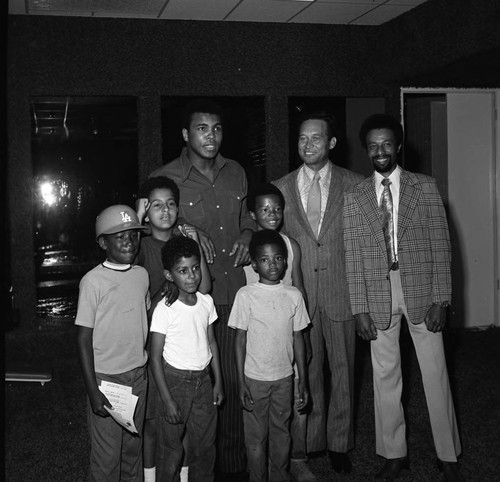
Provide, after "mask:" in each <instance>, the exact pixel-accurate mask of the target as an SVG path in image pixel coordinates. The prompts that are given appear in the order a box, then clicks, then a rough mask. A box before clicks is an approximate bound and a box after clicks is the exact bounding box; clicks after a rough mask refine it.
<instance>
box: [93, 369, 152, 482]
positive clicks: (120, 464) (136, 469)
mask: <svg viewBox="0 0 500 482" xmlns="http://www.w3.org/2000/svg"><path fill="white" fill-rule="evenodd" d="M96 380H97V383H98V385H100V384H101V383H100V382H101V381H103V380H105V381H108V382H112V383H119V384H121V385H127V386H129V387H132V393H133V394H134V395H137V396H138V397H139V399H138V400H137V405H136V408H135V413H134V423H135V427H136V428H137V431H138V432H139V434H132V433H130V432H129V431H128V430H125V429H124V428H122V426H121V425H119V424H118V423H117V422H115V420H114V419H113V418H112V417H106V418H104V417H100V416H99V415H96V414H95V413H94V412H93V411H92V407H91V405H90V401H89V400H88V402H87V406H88V408H87V418H88V423H89V431H90V441H91V450H90V480H91V481H94V482H124V481H142V480H143V475H144V472H143V468H142V427H143V423H144V413H145V410H146V391H147V386H148V380H147V370H146V367H140V368H136V369H134V370H130V371H128V372H125V373H120V374H117V375H107V374H103V373H96Z"/></svg>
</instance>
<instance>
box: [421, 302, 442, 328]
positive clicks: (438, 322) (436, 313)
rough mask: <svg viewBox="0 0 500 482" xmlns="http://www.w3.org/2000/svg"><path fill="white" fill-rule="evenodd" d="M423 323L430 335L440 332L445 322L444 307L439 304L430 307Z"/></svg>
mask: <svg viewBox="0 0 500 482" xmlns="http://www.w3.org/2000/svg"><path fill="white" fill-rule="evenodd" d="M424 322H425V325H426V326H427V329H428V330H429V331H432V333H438V332H440V331H441V330H442V329H443V327H444V324H445V322H446V307H444V306H441V305H440V304H439V303H435V304H433V305H431V307H430V308H429V311H428V312H427V314H426V315H425V319H424Z"/></svg>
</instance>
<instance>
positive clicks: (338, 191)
mask: <svg viewBox="0 0 500 482" xmlns="http://www.w3.org/2000/svg"><path fill="white" fill-rule="evenodd" d="M331 173H332V177H331V179H330V189H329V191H328V201H327V202H326V209H325V214H324V216H323V222H322V223H321V229H320V231H319V235H318V241H319V240H320V239H321V238H322V237H323V236H324V235H325V233H326V232H328V229H329V228H330V225H331V224H332V223H333V221H334V219H335V216H340V215H341V214H342V209H335V208H334V207H333V206H342V205H343V204H344V185H343V184H344V183H343V180H342V178H341V176H339V174H338V172H337V169H336V167H335V165H334V164H333V163H332V170H331ZM306 219H307V217H306ZM308 224H309V223H308ZM311 236H314V234H313V232H312V229H311Z"/></svg>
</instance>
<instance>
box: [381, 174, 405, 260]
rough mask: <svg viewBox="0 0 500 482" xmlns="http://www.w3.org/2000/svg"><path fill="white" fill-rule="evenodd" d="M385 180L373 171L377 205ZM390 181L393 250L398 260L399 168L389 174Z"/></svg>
mask: <svg viewBox="0 0 500 482" xmlns="http://www.w3.org/2000/svg"><path fill="white" fill-rule="evenodd" d="M384 179H385V177H384V176H382V174H380V173H379V172H377V171H375V193H376V195H377V200H378V205H379V206H380V203H381V201H382V192H383V191H384V186H383V185H382V181H383V180H384ZM388 179H389V180H390V181H391V184H390V185H389V189H390V190H391V194H392V208H393V213H392V215H393V219H394V249H395V251H396V260H397V259H398V213H399V187H400V181H401V168H400V167H399V166H396V169H394V171H392V172H391V175H390V176H389V177H388Z"/></svg>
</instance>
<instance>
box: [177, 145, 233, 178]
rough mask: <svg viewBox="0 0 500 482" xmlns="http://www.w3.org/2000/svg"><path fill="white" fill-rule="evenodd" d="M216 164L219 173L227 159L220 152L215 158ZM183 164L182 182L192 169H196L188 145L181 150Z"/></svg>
mask: <svg viewBox="0 0 500 482" xmlns="http://www.w3.org/2000/svg"><path fill="white" fill-rule="evenodd" d="M215 165H216V167H217V173H219V172H220V170H221V169H222V168H223V167H224V166H225V165H226V159H224V158H223V157H222V156H221V155H220V154H217V157H216V158H215ZM181 166H182V178H181V182H184V181H185V180H186V179H187V178H188V177H189V174H190V173H191V170H192V169H194V166H193V164H192V163H191V161H190V160H189V158H188V155H187V147H186V146H184V147H183V148H182V151H181ZM215 177H217V176H215Z"/></svg>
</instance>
